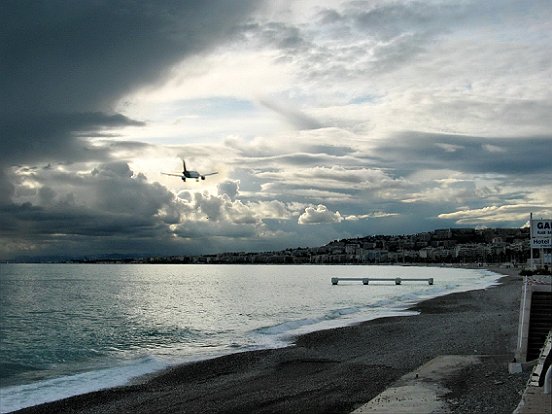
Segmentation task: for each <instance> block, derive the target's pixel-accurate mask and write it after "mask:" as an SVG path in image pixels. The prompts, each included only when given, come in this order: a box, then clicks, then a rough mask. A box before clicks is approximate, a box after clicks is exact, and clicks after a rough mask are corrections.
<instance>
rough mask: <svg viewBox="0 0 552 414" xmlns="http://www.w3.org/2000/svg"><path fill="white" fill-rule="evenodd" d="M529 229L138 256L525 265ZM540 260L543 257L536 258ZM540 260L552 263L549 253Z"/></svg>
mask: <svg viewBox="0 0 552 414" xmlns="http://www.w3.org/2000/svg"><path fill="white" fill-rule="evenodd" d="M529 257H530V249H529V229H526V228H523V229H514V228H506V229H474V228H458V229H455V228H447V229H437V230H434V231H432V232H423V233H417V234H411V235H398V236H389V235H373V236H366V237H361V238H355V239H342V240H334V241H332V242H330V243H328V244H326V245H324V246H319V247H298V248H291V249H285V250H281V251H270V252H226V253H219V254H212V255H201V256H172V257H152V258H147V259H140V260H138V262H140V261H145V262H150V263H160V262H162V263H206V264H207V263H227V264H397V263H404V264H407V263H408V264H463V263H465V264H473V263H479V264H481V266H483V265H484V264H487V263H508V265H510V266H513V267H524V266H525V265H526V264H527V262H528V260H529ZM538 260H540V259H538ZM540 262H542V263H544V264H545V265H547V266H549V267H550V255H547V256H546V257H545V258H544V260H540Z"/></svg>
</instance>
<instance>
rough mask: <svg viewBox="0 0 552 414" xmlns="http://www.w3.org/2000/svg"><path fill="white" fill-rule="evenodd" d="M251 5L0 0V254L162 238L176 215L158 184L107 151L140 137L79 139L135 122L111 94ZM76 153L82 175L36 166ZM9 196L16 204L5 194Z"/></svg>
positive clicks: (243, 0)
mask: <svg viewBox="0 0 552 414" xmlns="http://www.w3.org/2000/svg"><path fill="white" fill-rule="evenodd" d="M258 4H259V2H257V1H250V0H238V1H232V2H227V1H223V0H220V1H219V0H215V1H209V2H196V1H185V0H166V1H155V2H134V1H127V0H118V1H106V0H105V1H104V0H98V1H91V2H79V1H65V0H52V1H48V2H38V1H26V0H16V1H10V0H7V1H2V2H0V27H1V29H0V56H2V59H0V75H1V76H0V90H1V91H2V93H1V94H0V136H1V139H0V206H2V214H1V217H2V223H1V225H0V230H1V232H0V239H2V244H3V248H2V250H3V251H0V254H5V253H6V252H11V253H13V252H17V251H24V250H26V249H31V247H30V246H33V247H32V249H35V248H37V249H39V250H34V251H36V252H39V251H53V250H55V249H56V248H57V249H59V251H64V252H65V251H67V249H69V248H70V246H71V245H73V246H75V248H77V247H76V246H77V244H78V243H80V242H82V243H83V244H82V245H81V246H80V249H81V250H82V249H88V248H90V249H93V248H97V249H100V250H101V249H102V247H101V245H102V243H107V244H106V246H107V247H106V248H107V249H108V250H110V249H111V248H112V247H113V248H115V247H114V246H115V245H119V246H121V248H122V249H124V248H125V247H124V246H127V250H133V249H134V250H135V251H137V249H138V248H139V246H140V245H141V243H142V242H137V240H138V239H141V238H143V237H149V238H150V239H151V240H168V236H167V226H168V224H170V223H174V222H175V220H178V218H177V216H178V213H177V212H176V211H177V208H175V207H174V205H173V204H174V203H173V201H172V200H171V194H170V193H169V192H168V190H166V189H165V188H163V187H161V186H160V185H159V184H155V183H154V184H152V183H148V182H147V181H146V180H145V177H143V176H140V175H138V176H132V172H131V171H130V169H129V168H128V165H126V163H119V164H116V163H115V164H113V163H110V160H113V159H114V158H115V156H114V151H119V150H121V151H126V150H129V151H136V150H137V149H138V148H139V147H143V146H144V145H142V144H139V143H116V142H113V143H111V144H109V143H107V142H102V143H98V142H95V143H92V142H91V141H90V140H89V138H90V137H95V138H97V137H105V136H110V137H111V138H113V136H112V135H110V134H109V133H107V134H106V129H108V128H119V127H126V126H141V125H143V122H142V121H140V120H135V119H129V118H128V117H125V116H123V115H121V114H119V113H117V112H116V110H115V107H116V105H117V103H118V101H119V100H120V99H121V98H122V97H123V96H124V95H125V94H126V93H129V92H130V91H132V90H134V89H135V88H137V87H140V86H142V85H147V84H151V83H152V82H155V81H157V80H161V79H163V77H164V76H165V75H167V73H168V72H169V71H170V70H171V68H172V66H173V65H174V64H176V63H178V62H180V61H182V60H183V59H185V58H186V57H189V56H192V55H194V54H199V53H203V52H207V51H209V50H210V48H211V47H214V46H215V45H216V46H218V45H220V42H222V41H226V40H228V39H230V38H231V37H232V35H233V33H234V30H235V29H234V28H235V27H236V25H237V24H241V23H242V22H243V20H244V19H246V18H247V16H248V14H249V12H250V11H251V10H252V9H253V8H254V7H257V5H258ZM83 162H88V163H90V162H92V163H95V164H96V165H99V166H98V168H97V169H96V170H95V171H94V173H92V174H89V175H88V176H83V175H82V174H80V173H79V174H76V169H77V167H74V168H72V170H73V171H69V170H70V169H71V168H69V170H67V169H66V170H65V172H64V171H63V170H62V171H61V172H60V171H55V170H52V171H48V170H44V171H42V172H41V173H40V174H37V168H35V167H34V166H36V165H41V164H42V165H44V164H47V165H56V166H59V165H65V166H69V165H71V164H73V163H81V168H82V163H83ZM17 165H19V166H20V167H19V168H15V167H14V166H17ZM28 180H33V181H34V183H35V184H29V183H28V182H27V181H28ZM36 186H39V187H36ZM14 197H18V200H19V201H18V202H19V203H20V204H18V205H14V204H11V203H12V202H13V199H14ZM22 199H23V200H25V199H28V200H29V201H23V200H22ZM108 235H109V236H111V237H110V239H109V241H106V240H105V239H103V237H104V236H108ZM165 237H167V239H164V238H165ZM125 240H126V241H127V242H126V243H125ZM37 243H43V244H44V245H43V246H38V247H37V246H36V245H37ZM144 243H146V242H145V241H144ZM148 243H150V244H151V243H152V242H151V241H150V242H148ZM159 245H163V246H164V244H163V243H161V242H159ZM150 247H151V246H150ZM48 249H50V250H48ZM146 250H147V249H146ZM154 250H155V249H153V250H151V251H154ZM11 253H8V254H11ZM81 254H82V252H81Z"/></svg>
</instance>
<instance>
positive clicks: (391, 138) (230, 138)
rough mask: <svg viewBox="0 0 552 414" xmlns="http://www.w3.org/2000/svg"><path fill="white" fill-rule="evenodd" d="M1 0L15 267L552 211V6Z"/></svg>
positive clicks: (500, 220)
mask: <svg viewBox="0 0 552 414" xmlns="http://www.w3.org/2000/svg"><path fill="white" fill-rule="evenodd" d="M0 10H1V11H2V12H1V13H0V16H1V17H0V18H1V19H2V27H4V30H3V32H2V34H1V36H2V41H1V42H0V43H1V46H0V47H1V50H2V56H4V57H5V59H3V63H2V69H1V70H2V75H3V76H2V77H1V78H0V85H1V90H2V91H3V93H2V95H1V98H0V99H2V109H1V112H0V125H1V128H2V139H1V140H0V246H1V247H0V259H2V260H7V259H10V258H13V257H18V256H35V257H40V256H56V255H58V256H59V255H67V256H72V257H78V256H83V255H87V254H89V255H102V254H134V255H139V254H147V255H177V254H178V255H180V254H185V255H195V254H210V253H217V252H224V251H240V250H244V251H267V250H280V249H285V248H288V247H290V246H317V245H321V244H323V243H325V242H327V241H328V240H333V239H344V238H354V237H362V236H365V235H370V234H407V233H417V232H424V231H431V230H434V229H438V228H448V227H518V228H519V227H522V226H523V225H524V224H525V223H526V222H527V221H528V219H529V214H530V213H531V212H532V213H534V216H535V217H543V218H550V217H552V183H551V182H550V176H551V173H552V163H551V162H550V160H551V158H552V135H551V132H552V121H551V119H550V116H549V114H550V109H551V108H552V95H551V93H550V90H549V81H550V78H551V75H552V69H551V67H550V64H549V62H550V60H551V59H552V50H551V47H550V44H552V28H551V26H550V21H552V6H551V5H550V3H549V2H546V1H529V2H517V1H490V2H485V3H484V4H483V3H481V2H476V1H462V2H443V1H424V2H421V1H420V2H419V1H385V0H381V1H375V0H374V1H364V2H362V1H361V2H359V1H344V2H343V1H330V2H324V3H323V5H321V3H319V2H316V1H300V2H285V1H279V2H260V1H245V0H244V1H233V2H225V1H211V2H205V3H201V4H189V3H187V2H181V1H162V2H152V3H140V4H133V5H132V6H129V5H128V3H125V2H95V3H93V4H92V3H90V4H88V3H74V2H65V1H59V2H54V3H45V4H41V3H33V2H9V1H8V2H2V4H0ZM181 159H186V161H187V164H188V167H189V168H191V169H194V170H198V171H200V172H210V171H219V174H218V175H216V176H211V177H208V178H207V180H205V181H201V180H200V181H199V182H196V181H195V180H188V181H186V182H182V181H180V180H179V179H178V178H177V177H170V176H163V175H161V172H169V173H170V172H179V171H181V166H182V164H181Z"/></svg>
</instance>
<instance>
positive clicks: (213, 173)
mask: <svg viewBox="0 0 552 414" xmlns="http://www.w3.org/2000/svg"><path fill="white" fill-rule="evenodd" d="M215 174H218V171H216V172H212V173H209V174H201V175H202V176H204V177H207V176H208V175H215Z"/></svg>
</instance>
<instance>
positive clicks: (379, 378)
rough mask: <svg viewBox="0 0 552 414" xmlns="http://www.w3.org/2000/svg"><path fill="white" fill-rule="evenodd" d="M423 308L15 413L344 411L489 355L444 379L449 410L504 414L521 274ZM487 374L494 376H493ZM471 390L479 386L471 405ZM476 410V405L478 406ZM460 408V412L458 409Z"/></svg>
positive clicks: (510, 391)
mask: <svg viewBox="0 0 552 414" xmlns="http://www.w3.org/2000/svg"><path fill="white" fill-rule="evenodd" d="M493 270H495V271H498V272H501V273H504V274H510V275H509V276H505V277H503V278H502V279H501V280H500V282H501V284H500V285H499V286H496V287H492V288H488V289H484V290H476V291H470V292H464V293H455V294H450V295H447V296H443V297H440V298H435V299H430V300H427V301H425V302H422V303H420V304H418V305H416V306H414V307H413V308H412V309H414V310H418V311H420V312H421V313H420V314H419V315H417V316H408V317H407V316H404V317H391V318H383V319H377V320H374V321H369V322H365V323H362V324H359V325H355V326H350V327H344V328H337V329H331V330H325V331H320V332H314V333H311V334H307V335H303V336H300V337H298V338H297V340H296V342H295V344H294V345H293V346H290V347H287V348H282V349H273V350H263V351H253V352H244V353H238V354H233V355H228V356H224V357H220V358H216V359H213V360H209V361H202V362H197V363H193V364H188V365H182V366H179V367H176V368H174V369H172V370H170V371H167V372H165V373H162V374H160V375H158V376H156V377H154V378H151V379H149V380H148V381H146V382H144V383H141V384H136V385H131V386H125V387H119V388H113V389H108V390H103V391H98V392H94V393H90V394H85V395H81V396H76V397H71V398H68V399H65V400H61V401H56V402H53V403H48V404H43V405H40V406H35V407H29V408H27V409H23V410H20V411H18V412H19V413H90V414H92V413H93V414H99V413H113V414H115V413H117V414H118V413H134V414H140V413H164V414H170V413H247V412H255V413H349V412H351V411H353V410H354V409H356V408H358V407H359V406H361V405H362V404H364V403H366V402H368V401H369V400H371V399H372V398H374V397H375V396H376V395H378V394H379V393H380V392H382V391H383V390H384V389H385V388H386V387H387V386H389V385H390V384H392V383H393V382H394V381H396V380H397V379H398V378H400V377H401V376H402V375H404V374H406V373H408V372H410V371H412V370H414V369H416V368H417V367H419V366H421V365H422V364H424V363H425V362H427V361H429V360H431V359H433V358H435V357H437V356H439V355H493V356H495V357H494V358H493V359H490V360H489V361H491V362H489V363H488V364H486V365H484V366H483V367H480V368H479V369H477V370H473V369H472V370H465V372H463V373H462V376H459V377H457V378H456V379H455V380H454V381H451V383H450V384H448V385H449V388H450V389H451V391H452V393H451V396H450V401H452V402H453V403H454V407H458V408H465V409H466V412H469V410H471V409H472V407H479V412H494V413H502V412H509V413H511V412H512V411H513V410H514V409H515V407H516V406H517V403H518V402H519V399H520V396H519V395H518V393H519V392H521V391H522V390H523V388H524V385H525V382H524V377H523V376H519V375H517V376H513V375H509V374H508V368H507V362H508V361H509V360H511V359H512V358H513V355H514V350H515V343H516V337H517V325H518V315H519V301H520V295H521V285H522V279H521V277H518V276H515V275H516V274H517V271H515V272H514V271H509V270H504V269H493ZM496 378H499V380H497V379H496ZM473 390H483V391H482V392H483V393H484V396H485V401H483V402H481V404H479V400H478V398H483V397H475V396H474V395H473V392H472V391H473ZM478 404H479V405H478ZM460 411H462V410H460Z"/></svg>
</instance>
